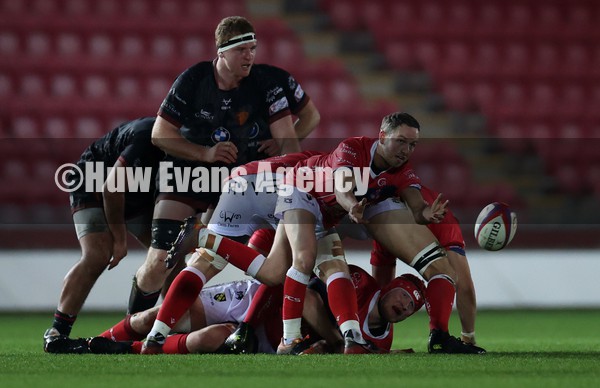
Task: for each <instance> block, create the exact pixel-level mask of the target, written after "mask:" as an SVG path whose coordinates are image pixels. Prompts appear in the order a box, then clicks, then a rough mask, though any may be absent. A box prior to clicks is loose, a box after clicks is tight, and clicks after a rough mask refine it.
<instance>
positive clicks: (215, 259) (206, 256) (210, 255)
mask: <svg viewBox="0 0 600 388" xmlns="http://www.w3.org/2000/svg"><path fill="white" fill-rule="evenodd" d="M196 254H197V255H198V258H200V259H202V260H204V261H206V262H208V263H209V264H210V265H212V266H213V267H215V268H216V269H218V270H219V271H221V270H223V268H225V266H226V265H227V264H228V261H227V260H225V259H224V258H223V256H221V255H219V254H218V253H216V252H213V251H209V250H208V249H204V248H198V249H196V253H195V255H196Z"/></svg>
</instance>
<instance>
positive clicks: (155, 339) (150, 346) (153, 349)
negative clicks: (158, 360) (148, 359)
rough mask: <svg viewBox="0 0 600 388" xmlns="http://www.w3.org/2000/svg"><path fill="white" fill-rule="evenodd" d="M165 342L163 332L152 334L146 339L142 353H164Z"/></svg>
mask: <svg viewBox="0 0 600 388" xmlns="http://www.w3.org/2000/svg"><path fill="white" fill-rule="evenodd" d="M164 343H165V337H163V336H162V334H160V333H158V334H156V335H155V336H150V337H148V338H146V341H144V344H143V345H142V350H141V352H140V353H141V354H148V355H154V354H162V353H163V344H164Z"/></svg>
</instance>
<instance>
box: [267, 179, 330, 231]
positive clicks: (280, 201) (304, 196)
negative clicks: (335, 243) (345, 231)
mask: <svg viewBox="0 0 600 388" xmlns="http://www.w3.org/2000/svg"><path fill="white" fill-rule="evenodd" d="M281 189H282V190H281V193H283V192H285V193H286V194H287V193H290V194H289V195H283V194H280V195H279V196H278V198H277V206H276V207H275V217H276V218H278V219H283V215H284V213H285V212H286V211H288V210H297V209H303V210H306V211H308V212H310V213H312V214H313V215H314V216H315V219H316V224H315V233H316V235H317V239H320V238H322V237H324V236H325V235H326V234H327V233H326V232H327V231H326V230H325V226H324V225H323V214H321V208H320V207H319V203H318V202H317V200H316V199H315V198H314V197H313V196H312V195H310V194H308V193H306V192H304V191H300V190H298V188H296V187H293V186H290V185H282V186H281Z"/></svg>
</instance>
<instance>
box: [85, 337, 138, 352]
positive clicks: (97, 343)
mask: <svg viewBox="0 0 600 388" xmlns="http://www.w3.org/2000/svg"><path fill="white" fill-rule="evenodd" d="M131 345H132V342H131V341H113V340H111V339H108V338H106V337H94V338H90V340H89V341H88V346H89V348H90V352H91V353H94V354H128V353H131V351H132V348H131Z"/></svg>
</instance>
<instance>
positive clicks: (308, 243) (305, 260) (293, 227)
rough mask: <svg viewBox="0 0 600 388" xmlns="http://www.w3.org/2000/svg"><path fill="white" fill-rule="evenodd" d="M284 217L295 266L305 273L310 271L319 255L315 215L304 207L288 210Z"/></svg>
mask: <svg viewBox="0 0 600 388" xmlns="http://www.w3.org/2000/svg"><path fill="white" fill-rule="evenodd" d="M283 217H284V218H283V221H282V222H283V226H284V227H285V232H286V234H287V236H288V241H289V243H290V247H291V249H292V260H293V263H294V266H296V267H299V268H298V269H300V270H302V272H304V273H310V272H311V271H312V269H313V267H314V265H315V260H316V256H317V236H316V234H315V223H316V219H315V216H314V215H313V214H312V213H311V212H309V211H307V210H304V209H293V210H288V211H286V212H285V214H284V216H283Z"/></svg>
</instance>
